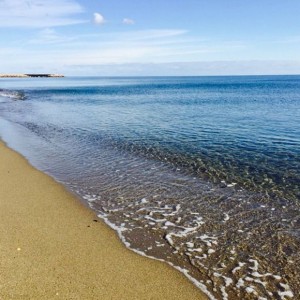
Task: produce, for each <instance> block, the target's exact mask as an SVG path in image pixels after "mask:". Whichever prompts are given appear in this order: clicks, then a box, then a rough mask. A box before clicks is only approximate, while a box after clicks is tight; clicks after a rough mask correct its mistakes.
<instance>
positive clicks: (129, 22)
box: [123, 18, 135, 25]
mask: <svg viewBox="0 0 300 300" xmlns="http://www.w3.org/2000/svg"><path fill="white" fill-rule="evenodd" d="M134 23H135V21H134V20H133V19H129V18H124V19H123V24H125V25H133V24H134Z"/></svg>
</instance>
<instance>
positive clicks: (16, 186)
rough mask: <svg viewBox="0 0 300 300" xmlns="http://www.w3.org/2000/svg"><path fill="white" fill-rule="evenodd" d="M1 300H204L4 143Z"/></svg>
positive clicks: (0, 154)
mask: <svg viewBox="0 0 300 300" xmlns="http://www.w3.org/2000/svg"><path fill="white" fill-rule="evenodd" d="M0 299H1V300H2V299H3V300H6V299H22V300H25V299H102V300H103V299H189V300H191V299H206V297H204V296H202V294H201V293H200V291H199V290H198V289H197V288H196V287H195V286H194V285H193V284H192V283H190V282H189V281H188V280H187V279H186V278H185V277H184V276H183V275H182V274H181V273H179V272H177V271H176V270H174V269H172V268H171V267H169V266H167V265H166V264H163V263H160V262H158V261H154V260H150V259H147V258H145V257H141V256H139V255H137V254H135V253H133V252H131V251H130V250H128V249H126V248H125V247H124V246H123V244H122V243H121V242H120V241H119V239H118V237H117V236H116V234H115V232H114V231H112V230H111V229H110V228H108V227H107V226H106V225H105V224H103V223H102V222H101V221H97V222H96V217H95V215H94V214H93V212H91V211H90V210H89V209H87V208H85V207H84V206H83V205H82V204H81V203H80V201H78V200H77V199H76V198H74V197H73V196H72V195H71V194H70V193H69V192H67V191H66V190H65V188H64V187H63V186H61V185H60V184H58V183H57V182H55V181H54V180H53V179H51V178H50V177H49V176H47V175H45V174H43V173H42V172H40V171H38V170H36V169H34V168H33V167H31V166H30V165H29V163H28V162H27V161H26V160H25V159H24V158H23V157H21V156H20V155H19V154H17V153H15V152H14V151H12V150H10V149H9V148H7V147H6V146H5V145H4V144H2V143H0Z"/></svg>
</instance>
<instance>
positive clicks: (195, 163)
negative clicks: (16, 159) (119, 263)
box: [0, 76, 300, 300]
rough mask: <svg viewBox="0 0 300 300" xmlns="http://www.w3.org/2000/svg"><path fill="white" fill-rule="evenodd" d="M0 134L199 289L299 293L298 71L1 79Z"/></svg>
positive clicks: (228, 294)
mask: <svg viewBox="0 0 300 300" xmlns="http://www.w3.org/2000/svg"><path fill="white" fill-rule="evenodd" d="M0 137H1V139H2V140H3V141H5V142H6V143H7V145H8V146H9V147H11V148H13V149H15V150H16V151H18V152H19V153H21V154H22V155H23V156H25V157H26V158H27V159H28V160H29V162H30V163H31V164H32V165H33V166H35V167H36V168H38V169H40V170H42V171H43V172H45V173H47V174H49V175H50V176H52V177H53V178H55V180H57V181H58V182H60V183H62V184H63V185H64V186H65V187H66V188H67V189H68V190H70V191H71V192H72V193H73V194H74V195H76V196H77V197H78V198H79V199H80V201H82V202H83V203H85V205H87V206H89V207H90V208H91V209H92V210H94V211H95V212H96V214H97V215H98V216H99V218H101V219H103V220H104V221H105V222H106V224H108V225H109V226H110V227H112V228H113V229H114V230H115V231H116V232H117V233H118V235H119V237H120V239H121V240H122V242H123V243H124V244H125V245H126V247H128V248H130V249H132V250H133V251H135V252H137V253H139V254H141V255H144V256H147V257H150V258H154V259H158V260H162V261H165V262H166V263H168V264H170V265H172V266H173V267H174V268H176V269H177V270H179V271H181V272H182V273H183V274H184V275H185V276H187V277H188V278H189V279H190V280H191V281H192V282H193V283H194V284H195V285H196V286H198V287H199V288H200V289H201V290H202V291H203V292H204V293H206V295H207V296H208V298H209V299H222V300H223V299H224V300H226V299H230V300H231V299H259V300H265V299H282V300H288V299H300V186H299V184H300V76H223V77H111V78H108V77H66V78H25V79H15V78H14V79H1V80H0ZM99 234H101V233H100V232H99Z"/></svg>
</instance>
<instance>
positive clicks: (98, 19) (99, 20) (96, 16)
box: [94, 12, 106, 25]
mask: <svg viewBox="0 0 300 300" xmlns="http://www.w3.org/2000/svg"><path fill="white" fill-rule="evenodd" d="M105 22H106V21H105V19H104V17H103V16H102V15H101V14H100V13H97V12H95V13H94V23H95V24H98V25H102V24H104V23H105Z"/></svg>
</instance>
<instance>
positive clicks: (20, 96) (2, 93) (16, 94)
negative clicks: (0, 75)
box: [0, 89, 26, 100]
mask: <svg viewBox="0 0 300 300" xmlns="http://www.w3.org/2000/svg"><path fill="white" fill-rule="evenodd" d="M0 97H4V98H10V99H13V100H25V99H26V96H25V93H24V92H22V91H13V90H6V89H0Z"/></svg>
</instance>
